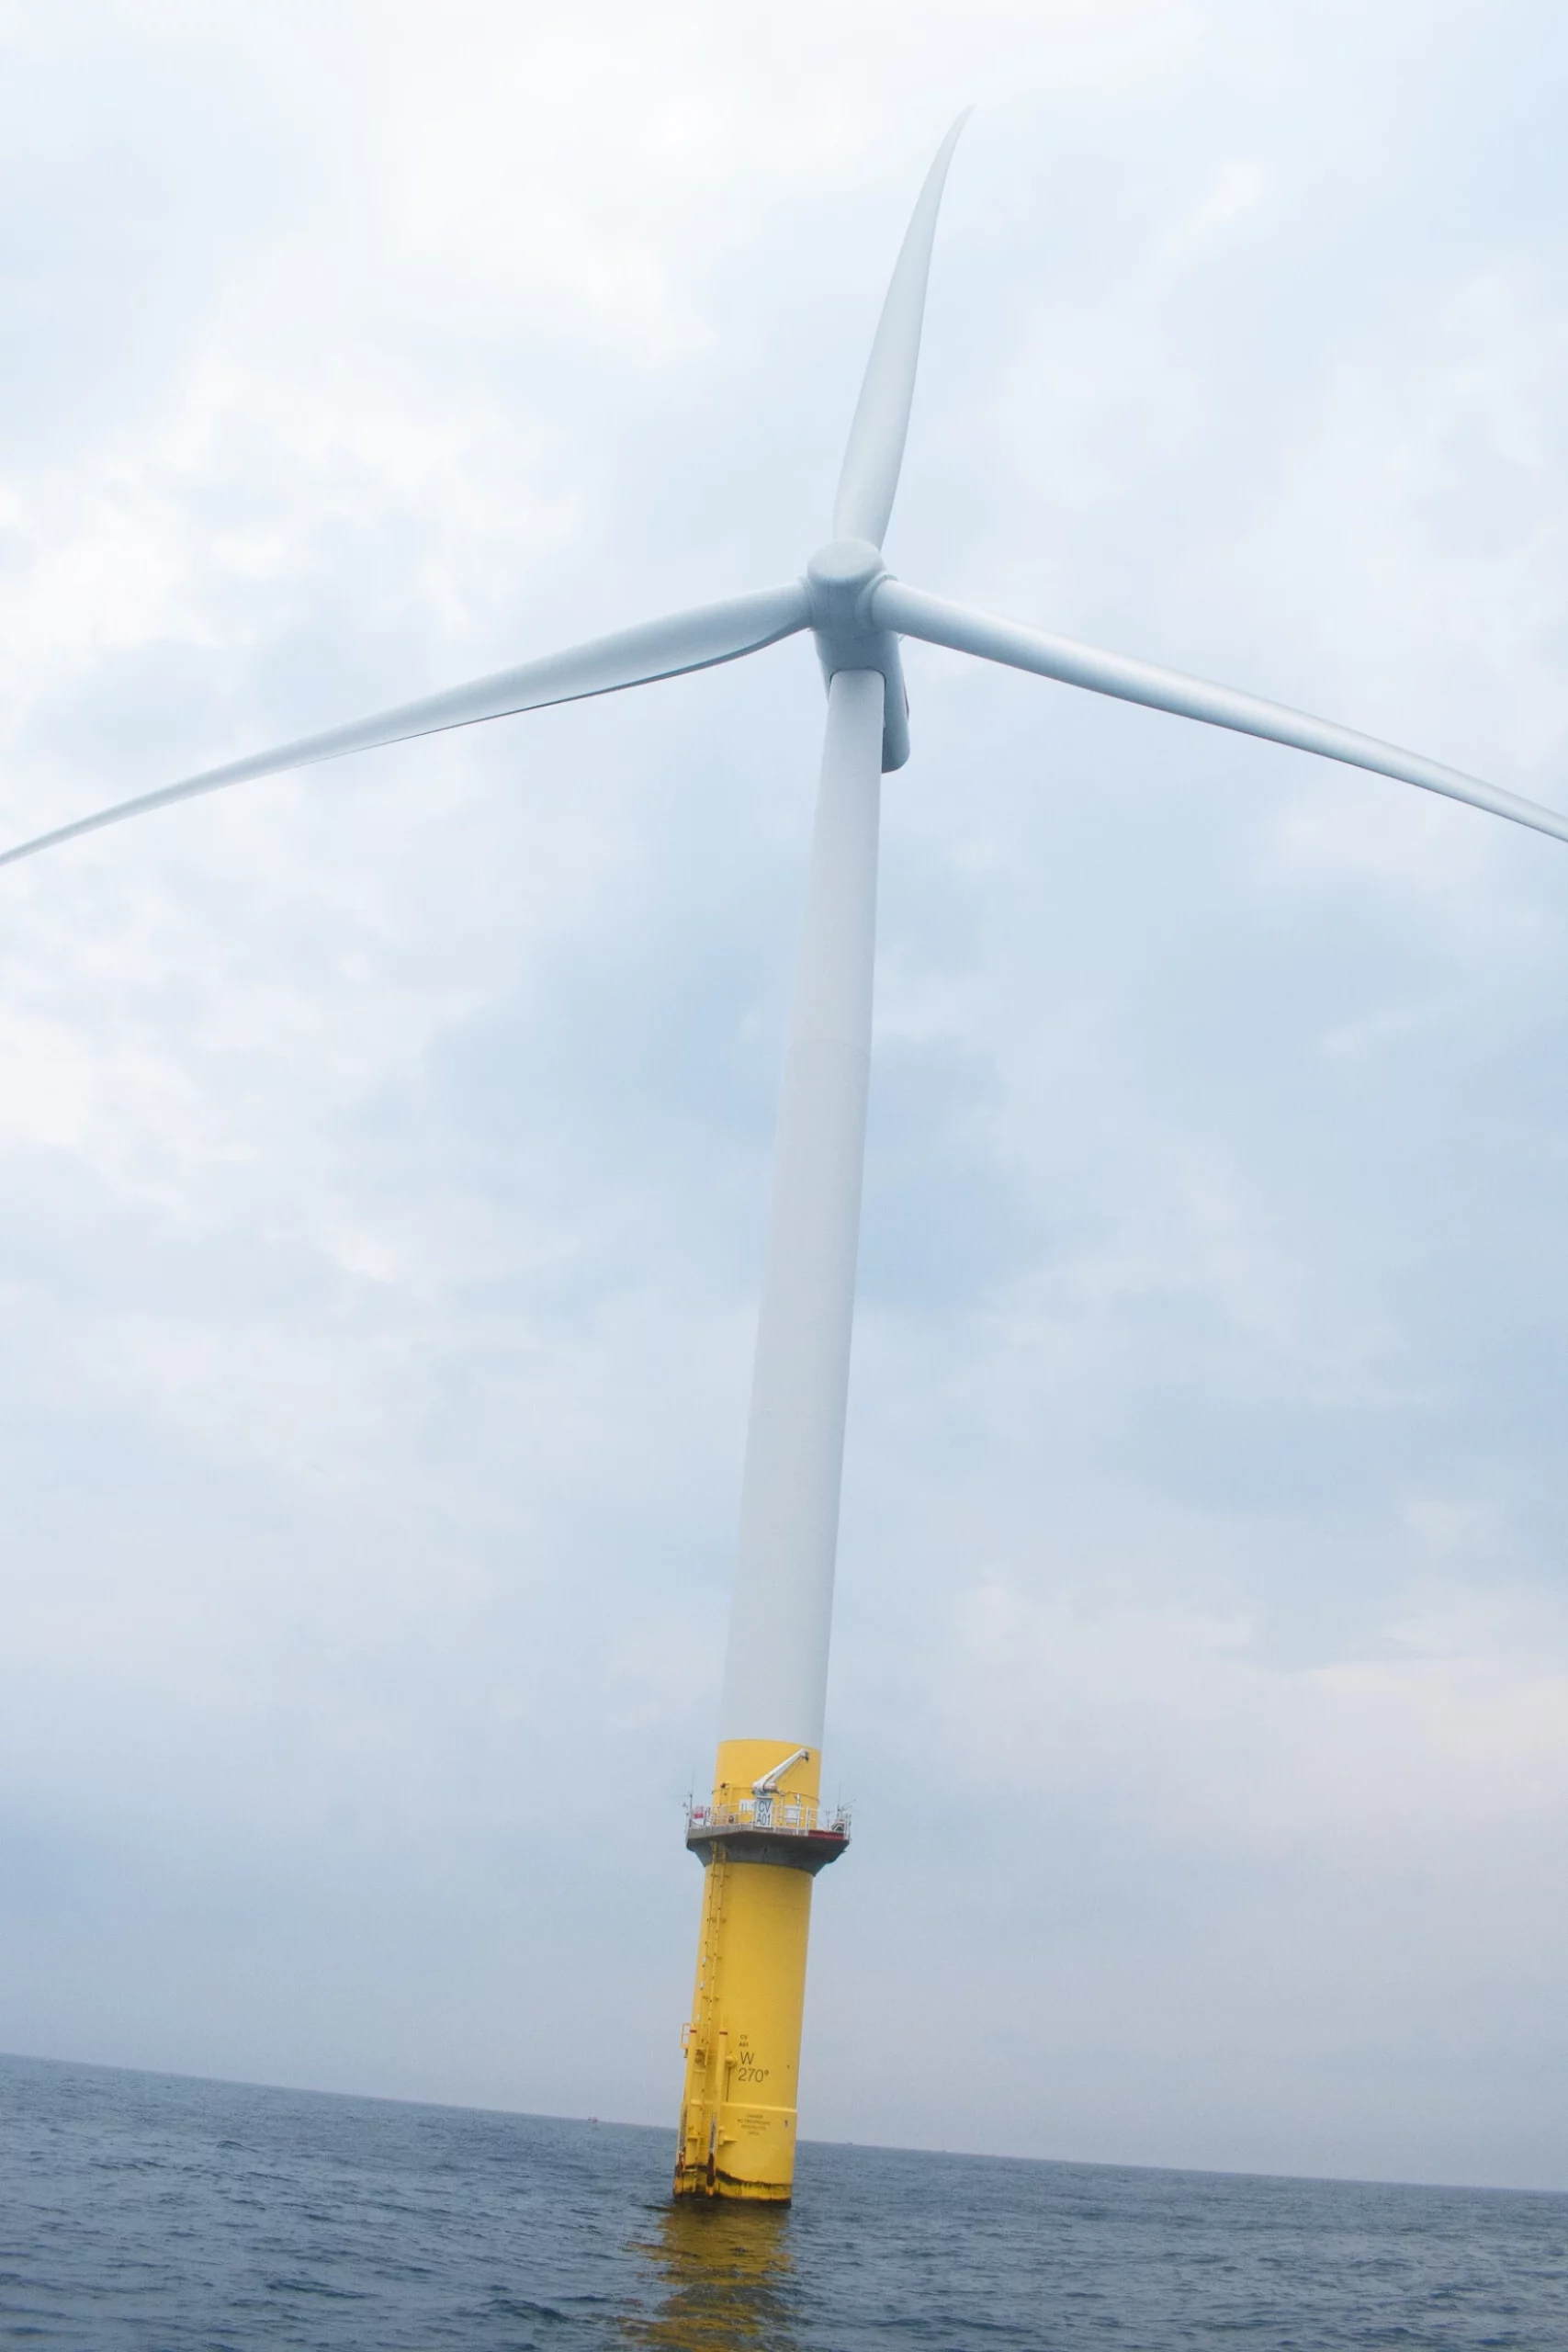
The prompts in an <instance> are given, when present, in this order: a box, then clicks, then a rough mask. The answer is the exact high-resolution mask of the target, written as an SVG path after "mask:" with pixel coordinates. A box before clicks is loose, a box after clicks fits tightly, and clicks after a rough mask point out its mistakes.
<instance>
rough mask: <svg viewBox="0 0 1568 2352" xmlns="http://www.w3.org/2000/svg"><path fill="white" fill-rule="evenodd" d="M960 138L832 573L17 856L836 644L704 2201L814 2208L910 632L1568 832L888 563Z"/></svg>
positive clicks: (1384, 747)
mask: <svg viewBox="0 0 1568 2352" xmlns="http://www.w3.org/2000/svg"><path fill="white" fill-rule="evenodd" d="M962 127H963V118H962V117H961V118H960V119H959V121H958V122H957V123H955V124H954V125H953V130H951V131H950V132H949V133H948V135H947V137H946V139H945V140H944V141H942V146H941V148H940V149H939V151H938V153H937V157H936V161H935V162H934V164H932V165H931V171H930V174H929V175H928V176H927V179H926V182H925V186H924V187H923V188H922V189H921V191H920V196H919V201H918V203H917V204H916V207H915V211H914V217H913V219H912V220H911V221H910V224H909V228H908V234H907V235H906V237H905V239H904V243H903V248H902V250H901V252H900V254H899V256H898V261H897V267H896V268H895V270H894V273H893V281H892V284H891V286H890V287H889V288H888V292H887V299H886V302H885V304H884V306H883V311H882V317H881V321H880V322H879V324H878V327H877V331H876V337H875V341H874V344H873V345H872V352H871V359H870V362H869V364H868V366H867V368H866V373H865V381H864V384H863V388H862V390H861V396H860V402H859V405H858V407H857V408H856V410H855V415H854V422H853V424H852V427H851V431H850V442H849V448H848V451H847V453H846V455H845V458H844V466H843V472H842V475H841V477H840V482H839V492H838V498H837V501H836V503H835V505H834V509H833V536H832V537H831V538H830V539H829V541H828V543H827V544H826V545H825V546H823V547H820V548H818V550H817V552H816V554H815V555H813V556H812V557H811V559H810V560H809V562H808V563H807V567H806V574H805V577H804V579H802V580H799V581H795V582H790V583H788V584H787V585H785V586H783V587H777V588H765V589H761V590H759V591H757V592H756V593H755V594H750V595H746V596H737V597H732V598H730V599H729V600H728V601H727V602H726V603H723V604H718V605H704V606H701V607H700V608H698V609H697V610H695V611H693V612H686V613H680V614H677V615H675V616H673V617H671V618H669V619H665V620H657V621H647V622H643V623H641V624H640V625H638V626H637V627H636V628H628V629H624V630H622V631H620V632H619V633H618V634H617V635H615V636H613V637H604V638H598V639H594V640H593V642H592V643H591V644H588V645H581V646H577V647H574V648H573V649H572V650H570V652H565V653H557V654H553V655H550V656H548V657H547V658H546V659H545V660H543V661H537V662H525V663H524V664H523V665H522V666H521V667H520V668H517V669H514V670H507V671H502V672H501V673H498V674H497V675H495V676H492V677H488V678H481V679H479V680H477V681H476V682H475V683H474V684H470V685H466V686H457V687H454V688H453V689H452V690H451V691H450V692H449V693H446V694H442V695H432V696H431V697H430V698H429V699H428V700H426V701H423V702H414V703H405V704H403V705H401V706H400V707H399V708H397V709H395V710H389V711H386V712H383V713H382V714H381V715H380V716H379V717H377V718H366V719H360V720H358V721H356V722H355V723H354V724H353V725H350V726H346V727H337V728H333V729H329V730H327V731H326V732H325V733H323V734H319V735H312V736H308V737H306V738H304V739H303V740H302V741H298V742H293V743H286V744H284V745H283V746H282V747H281V748H280V749H278V750H276V751H271V752H259V753H257V754H256V755H255V756H254V757H252V758H249V759H243V760H236V761H234V762H233V763H231V764H230V765H228V766H226V767H220V768H211V769H209V770H207V771H206V772H205V773H204V774H203V775H196V776H191V777H189V778H187V779H186V781H185V782H184V783H180V784H173V785H167V786H164V787H163V788H162V789H161V790H159V791H155V792H148V793H144V794H142V795H141V797H138V798H136V799H132V800H124V801H120V802H118V803H117V804H116V805H115V806H113V807H111V808H107V809H100V810H98V811H97V812H96V814H94V815H92V816H88V817H83V818H78V819H77V820H75V821H74V822H73V823H71V824H65V825H61V826H58V827H57V828H55V830H53V831H51V832H46V833H41V834H39V836H38V837H37V838H36V839H35V840H32V841H28V842H22V843H21V844H20V845H19V846H18V847H17V848H14V849H11V850H8V851H6V852H5V853H4V854H0V865H10V864H13V863H15V862H16V861H17V859H20V858H24V857H32V856H36V855H37V854H39V852H40V851H42V850H46V849H53V848H56V847H58V846H59V845H60V844H62V842H69V841H73V840H75V839H76V838H77V837H78V836H79V835H82V834H85V833H90V832H94V831H97V830H98V829H99V828H100V827H102V826H106V825H114V824H118V823H119V822H120V821H121V820H123V819H125V818H129V817H137V816H141V815H144V814H146V813H148V812H149V811H151V810H152V809H162V808H166V807H168V806H170V805H171V804H172V803H173V802H175V801H177V800H189V799H194V798H196V797H197V795H199V794H201V793H206V792H216V791H219V790H220V789H221V788H222V787H223V786H226V785H231V784H243V783H245V782H248V781H250V780H251V779H253V778H255V777H259V776H265V775H278V774H280V773H282V772H283V771H284V770H286V769H290V768H302V767H308V766H310V765H312V764H313V763H316V762H318V761H321V760H331V759H338V758H341V757H343V756H344V755H345V754H346V753H348V752H364V751H370V750H373V749H374V748H376V747H377V746H378V745H380V744H386V743H397V742H401V741H406V740H407V739H409V738H410V737H413V736H418V735H429V734H435V733H439V732H440V731H441V730H442V729H447V728H453V727H468V726H472V725H474V724H476V723H477V722H478V721H479V720H481V719H491V718H505V717H507V716H509V715H511V714H513V713H515V712H519V711H525V710H537V709H541V708H543V707H545V706H546V705H547V704H551V703H562V702H572V701H576V700H580V699H581V698H582V697H584V696H586V695H601V694H613V693H615V692H616V691H617V690H618V689H620V688H621V687H624V686H635V685H643V684H649V683H650V682H651V681H653V680H654V679H657V678H667V677H674V676H677V675H678V674H680V673H682V672H683V671H688V670H701V669H706V668H711V667H712V666H713V665H714V664H716V663H717V662H733V661H735V660H737V659H738V658H739V656H740V655H741V654H746V653H754V652H757V651H759V650H761V648H762V647H763V646H767V645H773V644H775V643H776V642H777V641H778V640H779V639H781V638H785V637H791V636H794V635H796V634H797V633H798V632H800V631H801V630H805V629H809V630H810V631H811V632H812V635H813V637H814V639H815V640H816V645H817V650H818V656H819V658H820V661H821V664H822V671H823V675H824V678H825V680H826V682H827V689H828V724H827V738H826V741H825V744H824V748H823V754H822V774H821V786H820V792H819V797H818V807H817V819H816V831H815V836H814V840H813V845H812V853H811V866H810V876H809V880H808V883H807V904H806V920H805V930H804V937H803V940H802V944H801V951H800V963H799V968H798V972H797V976H796V980H795V1001H794V1008H793V1012H792V1016H791V1023H790V1033H789V1046H788V1054H787V1057H786V1061H785V1066H784V1091H783V1100H782V1103H781V1107H780V1113H779V1128H778V1144H777V1158H776V1164H775V1170H774V1179H773V1207H772V1216H771V1223H770V1227H769V1236H768V1246H767V1258H766V1266H765V1272H764V1275H763V1283H762V1298H761V1313H760V1317H759V1323H758V1332H757V1355H756V1368H755V1374H754V1380H753V1386H752V1395H751V1412H750V1430H749V1433H748V1439H747V1449H746V1466H745V1475H744V1481H743V1486H742V1493H741V1506H740V1535H739V1559H738V1563H737V1567H736V1577H735V1591H734V1600H733V1605H732V1611H731V1618H730V1632H729V1647H728V1662H727V1665H726V1668H725V1679H724V1692H723V1700H722V1704H721V1712H720V1723H719V1748H718V1758H717V1765H716V1771H715V1779H714V1790H713V1796H712V1800H711V1803H708V1804H703V1805H698V1806H694V1808H693V1811H692V1815H691V1818H690V1821H689V1824H688V1838H687V1842H688V1844H689V1845H690V1846H691V1847H692V1848H693V1849H694V1851H696V1852H697V1853H698V1854H699V1855H700V1856H701V1858H702V1860H704V1862H705V1865H706V1868H705V1881H704V1902H703V1921H702V1934H701V1943H700V1948H699V1957H698V1963H697V1986H696V1996H695V2001H694V2009H693V2016H692V2020H691V2023H690V2025H689V2026H688V2028H687V2030H686V2085H685V2099H684V2104H683V2107H682V2119H681V2132H680V2144H679V2150H678V2154H677V2160H676V2176H675V2185H676V2188H677V2190H678V2191H680V2192H682V2193H685V2194H693V2195H706V2196H719V2197H741V2198H757V2199H773V2200H780V2199H786V2198H787V2197H788V2195H789V2193H790V2187H791V2183H792V2180H793V2176H794V2163H795V2076H796V2070H797V2064H798V2058H799V2046H800V2021H801V2008H802V2002H803V1999H804V1990H805V1975H806V1944H807V1919H808V1912H809V1905H810V1893H811V1882H812V1879H813V1877H814V1876H815V1874H816V1872H817V1871H818V1870H819V1869H820V1868H821V1866H822V1865H823V1863H824V1862H827V1861H830V1860H833V1859H834V1858H835V1857H836V1856H837V1855H839V1854H840V1853H841V1852H842V1850H843V1849H844V1846H845V1844H846V1843H847V1829H846V1827H845V1825H844V1824H843V1822H842V1821H841V1820H837V1819H835V1820H829V1819H828V1818H827V1817H826V1816H825V1815H822V1813H821V1812H820V1810H819V1806H818V1794H819V1789H820V1758H819V1750H820V1744H821V1737H822V1715H823V1702H824V1694H825V1687H826V1680H827V1668H828V1640H829V1624H830V1618H831V1609H832V1589H833V1565H834V1553H835V1547H836V1541H837V1532H838V1515H839V1487H840V1465H841V1461H842V1455H843V1440H844V1408H845V1397H846V1393H847V1386H848V1378H849V1356H850V1331H851V1323H852V1313H853V1304H854V1278H855V1251H856V1238H857V1231H858V1226H859V1217H860V1193H861V1170H862V1159H863V1142H864V1133H865V1108H866V1089H867V1079H868V1073H869V1067H870V1047H871V1006H872V966H873V953H874V928H875V906H876V858H877V832H878V819H879V808H878V804H879V797H880V785H881V777H882V775H883V774H884V772H885V771H886V770H889V769H893V768H897V767H901V766H902V765H903V763H904V762H905V761H906V760H907V758H908V752H909V734H908V702H907V698H906V695H905V692H904V677H903V670H902V666H901V662H900V656H899V645H900V640H901V639H905V638H917V639H921V640H923V641H924V642H925V643H927V644H931V645H942V646H948V647H951V648H953V649H954V650H957V651H960V652H964V653H973V654H976V655H979V656H980V657H981V658H983V659H985V660H987V661H991V662H1003V663H1006V664H1008V665H1010V667H1012V668H1014V669H1019V670H1029V671H1032V672H1034V673H1036V674H1037V675H1038V676H1040V677H1043V678H1053V679H1055V680H1057V681H1059V682H1060V683H1062V684H1067V685H1075V686H1087V687H1089V689H1090V690H1091V691H1092V692H1094V693H1096V694H1103V695H1114V696H1117V697H1119V698H1120V699H1121V700H1122V701H1125V702H1136V703H1143V704H1145V705H1146V706H1147V707H1150V708H1151V709H1155V710H1164V711H1170V712H1173V713H1175V714H1177V715H1178V716H1179V717H1181V718H1197V719H1202V720H1204V721H1206V722H1207V723H1208V724H1209V725H1211V726H1216V727H1228V728H1232V729H1236V730H1237V731H1239V732H1240V733H1242V734H1247V735H1257V736H1261V737H1263V738H1264V739H1265V740H1266V741H1270V742H1275V743H1285V744H1289V745H1292V747H1294V748H1295V749H1296V750H1299V751H1303V752H1319V753H1321V754H1322V755H1323V756H1324V757H1325V759H1331V760H1341V761H1344V762H1346V763H1348V764H1349V765H1351V766H1353V767H1360V768H1368V769H1371V771H1372V772H1373V773H1374V774H1376V775H1387V776H1393V777H1395V778H1397V779H1398V780H1399V781H1400V782H1402V783H1404V784H1413V785H1418V786H1420V787H1421V788H1422V789H1423V790H1425V791H1428V792H1438V793H1442V794H1444V795H1446V796H1447V797H1449V798H1450V799H1453V800H1463V801H1468V802H1469V803H1470V805H1471V806H1472V808H1476V809H1485V810H1488V811H1489V812H1490V813H1491V814H1492V815H1494V816H1498V817H1507V818H1510V819H1512V820H1514V822H1515V823H1517V824H1521V825H1529V826H1532V827H1534V828H1535V830H1536V831H1539V832H1543V833H1551V834H1552V835H1554V836H1555V837H1556V838H1557V839H1558V840H1559V841H1568V818H1563V817H1561V816H1558V815H1557V814H1556V813H1555V812H1554V811H1552V810H1551V809H1542V808H1539V807H1537V806H1536V805H1535V804H1534V803H1533V802H1531V801H1529V800H1522V799H1519V798H1518V797H1516V796H1515V795H1514V794H1512V793H1508V792H1502V791H1499V790H1497V789H1496V788H1495V787H1494V786H1491V785H1487V784H1482V783H1479V782H1477V781H1476V780H1475V779H1474V778H1473V777H1471V776H1467V775H1460V774H1459V773H1457V772H1456V771H1455V770H1454V769H1452V768H1446V767H1439V766H1438V765H1437V764H1436V763H1434V762H1432V761H1430V760H1424V759H1418V758H1416V756H1415V754H1414V753H1412V752H1403V751H1399V750H1397V749H1396V748H1395V747H1394V746H1393V745H1392V744H1388V743H1382V742H1379V741H1376V740H1375V739H1374V738H1372V737H1371V736H1368V735H1359V734H1356V733H1354V732H1353V731H1352V730H1351V729H1348V728H1344V727H1337V726H1334V725H1331V724H1330V723H1329V722H1328V721H1327V720H1325V719H1321V718H1309V717H1307V716H1306V715H1304V714H1303V712H1300V711H1295V710H1290V709H1286V708H1284V707H1281V706H1280V705H1279V704H1277V703H1269V702H1262V701H1259V700H1258V698H1257V697H1256V696H1254V695H1246V694H1238V693H1236V692H1235V690H1234V689H1232V688H1230V687H1226V686H1216V685H1211V684H1206V683H1204V682H1203V681H1202V680H1201V679H1198V678H1189V677H1184V676H1183V675H1181V674H1180V673H1179V672H1177V671H1174V670H1164V669H1158V668H1156V667H1155V666H1154V665H1153V664H1152V663H1149V662H1135V661H1130V660H1128V659H1127V658H1126V657H1125V656H1124V655H1122V654H1116V653H1104V652H1100V651H1099V650H1097V649H1096V648H1094V647H1092V646H1088V645H1079V644H1076V643H1074V642H1073V641H1072V640H1071V639H1066V638H1060V637H1051V636H1047V635H1045V634H1044V633H1043V631H1041V630H1038V629H1033V628H1023V627H1021V626H1020V625H1019V624H1018V623H1016V622H1010V621H1001V620H995V619H991V618H989V617H988V616H986V615H985V614H982V613H976V612H972V611H969V610H968V609H967V608H965V607H964V606H962V605H953V604H949V603H947V602H945V601H944V600H943V599H942V598H941V597H938V596H932V595H929V594H926V593H925V592H924V591H923V590H921V589H918V588H910V587H907V586H906V585H905V584H904V583H903V582H901V581H898V580H896V579H895V578H894V577H893V575H892V573H891V572H889V571H888V570H887V568H886V564H885V563H884V562H883V560H882V541H883V537H884V535H885V533H886V528H887V522H888V517H889V515H890V514H891V512H892V507H893V499H894V493H895V492H896V490H897V482H898V473H899V468H900V465H901V463H902V459H903V454H904V441H905V435H906V433H907V430H908V420H909V406H910V401H911V399H912V397H913V393H914V384H915V368H916V362H917V359H918V357H919V340H920V322H921V316H922V312H923V310H924V304H925V293H926V280H927V276H928V273H929V269H930V265H931V244H932V240H933V238H934V235H935V232H936V220H937V210H938V207H939V205H940V203H941V199H942V184H943V182H944V180H945V178H946V175H947V168H948V164H949V163H950V161H951V159H952V155H953V147H954V145H955V143H956V141H957V138H958V134H959V131H960V130H961V129H962Z"/></svg>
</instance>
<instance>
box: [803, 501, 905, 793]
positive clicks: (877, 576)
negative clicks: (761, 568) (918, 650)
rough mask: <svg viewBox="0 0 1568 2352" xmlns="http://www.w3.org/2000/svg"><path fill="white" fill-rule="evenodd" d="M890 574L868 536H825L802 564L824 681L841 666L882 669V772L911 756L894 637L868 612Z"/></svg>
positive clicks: (900, 665)
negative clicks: (805, 562) (827, 537)
mask: <svg viewBox="0 0 1568 2352" xmlns="http://www.w3.org/2000/svg"><path fill="white" fill-rule="evenodd" d="M889 576H890V575H889V573H888V570H887V566H886V564H885V563H884V562H883V560H882V551H881V549H880V548H874V547H873V546H872V544H871V541H870V540H869V539H829V541H828V543H827V545H826V546H825V547H819V548H818V550H817V552H816V554H815V555H814V556H813V557H812V559H811V560H810V562H809V563H808V564H807V567H806V594H807V599H808V603H809V616H808V619H807V627H808V628H809V629H810V631H811V634H812V636H813V637H814V638H815V639H816V641H817V658H818V661H819V662H821V664H822V675H823V678H824V680H825V682H826V683H827V684H829V685H831V684H832V683H833V679H834V677H835V676H836V675H837V673H839V671H840V670H880V672H881V673H882V676H883V679H884V681H885V682H886V694H885V695H884V696H883V704H882V766H883V771H884V773H885V774H886V773H887V772H888V771H889V770H891V769H893V768H901V767H902V766H903V764H904V763H905V761H906V760H907V759H908V756H909V697H908V692H907V691H906V689H905V685H904V664H903V662H902V661H901V660H900V658H899V653H898V639H897V637H895V636H894V634H893V632H892V630H891V629H886V628H878V626H877V623H876V621H875V618H874V616H873V612H872V599H873V597H874V594H875V593H876V590H877V589H878V588H879V587H880V586H881V584H882V582H883V581H885V580H886V579H887V578H888V577H889Z"/></svg>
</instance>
